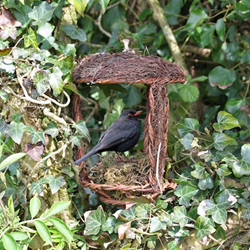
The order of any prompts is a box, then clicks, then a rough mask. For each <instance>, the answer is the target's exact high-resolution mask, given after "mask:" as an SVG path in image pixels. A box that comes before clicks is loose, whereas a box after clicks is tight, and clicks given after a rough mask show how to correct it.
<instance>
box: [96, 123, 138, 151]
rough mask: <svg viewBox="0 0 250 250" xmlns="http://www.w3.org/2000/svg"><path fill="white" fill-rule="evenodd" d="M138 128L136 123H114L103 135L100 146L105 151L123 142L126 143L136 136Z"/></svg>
mask: <svg viewBox="0 0 250 250" xmlns="http://www.w3.org/2000/svg"><path fill="white" fill-rule="evenodd" d="M136 129H137V126H136V124H134V123H129V124H128V123H127V122H123V123H121V122H119V123H118V122H116V121H114V122H113V123H112V124H111V125H110V127H109V128H108V130H107V131H106V132H105V133H104V134H103V135H102V137H101V138H100V140H99V142H98V144H99V145H100V147H102V148H103V149H105V148H106V147H107V148H112V147H114V146H116V145H118V144H120V143H121V142H125V141H127V140H129V139H130V138H132V137H134V136H135V135H136Z"/></svg>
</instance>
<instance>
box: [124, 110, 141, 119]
mask: <svg viewBox="0 0 250 250" xmlns="http://www.w3.org/2000/svg"><path fill="white" fill-rule="evenodd" d="M141 113H142V111H141V110H139V111H135V110H133V109H125V110H123V112H122V114H121V116H123V117H130V118H136V117H137V116H138V115H139V114H141Z"/></svg>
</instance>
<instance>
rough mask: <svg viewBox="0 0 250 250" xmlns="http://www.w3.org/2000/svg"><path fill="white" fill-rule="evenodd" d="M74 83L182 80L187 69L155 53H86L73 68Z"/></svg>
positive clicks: (174, 81)
mask: <svg viewBox="0 0 250 250" xmlns="http://www.w3.org/2000/svg"><path fill="white" fill-rule="evenodd" d="M73 81H74V83H87V82H90V83H101V84H102V83H103V84H114V83H144V84H147V85H151V84H153V83H155V82H158V83H177V82H179V83H184V82H185V81H186V72H185V70H184V69H183V68H182V67H180V66H179V65H178V64H175V63H171V62H168V61H165V60H163V58H161V57H157V56H142V55H137V54H134V53H130V52H126V53H125V52H121V53H114V54H110V53H100V54H94V55H90V56H85V57H84V58H83V59H82V61H80V62H79V63H78V65H77V66H76V68H75V70H74V71H73Z"/></svg>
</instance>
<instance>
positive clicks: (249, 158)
mask: <svg viewBox="0 0 250 250" xmlns="http://www.w3.org/2000/svg"><path fill="white" fill-rule="evenodd" d="M241 156H242V160H243V161H246V162H248V163H250V143H247V144H244V145H243V146H242V147H241Z"/></svg>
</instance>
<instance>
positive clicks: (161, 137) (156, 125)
mask: <svg viewBox="0 0 250 250" xmlns="http://www.w3.org/2000/svg"><path fill="white" fill-rule="evenodd" d="M73 81H74V83H76V84H80V83H93V84H118V83H127V84H131V83H142V84H145V85H147V86H148V91H147V115H146V118H145V127H144V153H145V154H147V155H148V157H149V161H150V171H149V174H148V182H146V183H145V185H139V186H134V185H133V186H124V185H119V184H118V183H117V184H115V185H112V186H110V185H105V184H96V183H92V182H90V181H89V180H88V176H87V174H86V172H84V174H83V176H82V178H81V184H82V185H83V186H84V187H86V186H87V187H89V188H91V189H93V190H95V191H97V192H99V193H100V194H101V195H102V196H103V197H102V200H103V201H105V202H107V203H112V204H116V203H117V204H119V201H117V202H116V201H113V200H112V199H111V197H110V196H109V195H108V194H106V191H107V190H120V191H123V192H129V191H138V192H141V193H143V194H151V195H152V197H157V195H159V194H160V193H162V192H163V191H164V190H165V189H167V188H169V187H170V188H171V185H169V183H163V176H164V171H165V159H166V151H167V132H168V113H169V100H168V89H167V85H168V84H169V83H184V82H185V81H186V72H185V71H184V69H183V68H182V67H180V66H179V65H177V64H175V63H171V62H167V61H165V60H163V59H162V58H160V57H157V56H142V55H137V54H134V53H130V52H126V53H125V52H122V53H114V54H110V53H101V54H94V55H90V56H86V57H85V58H83V59H82V60H81V61H80V62H79V63H78V65H77V66H76V68H75V70H74V72H73Z"/></svg>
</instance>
